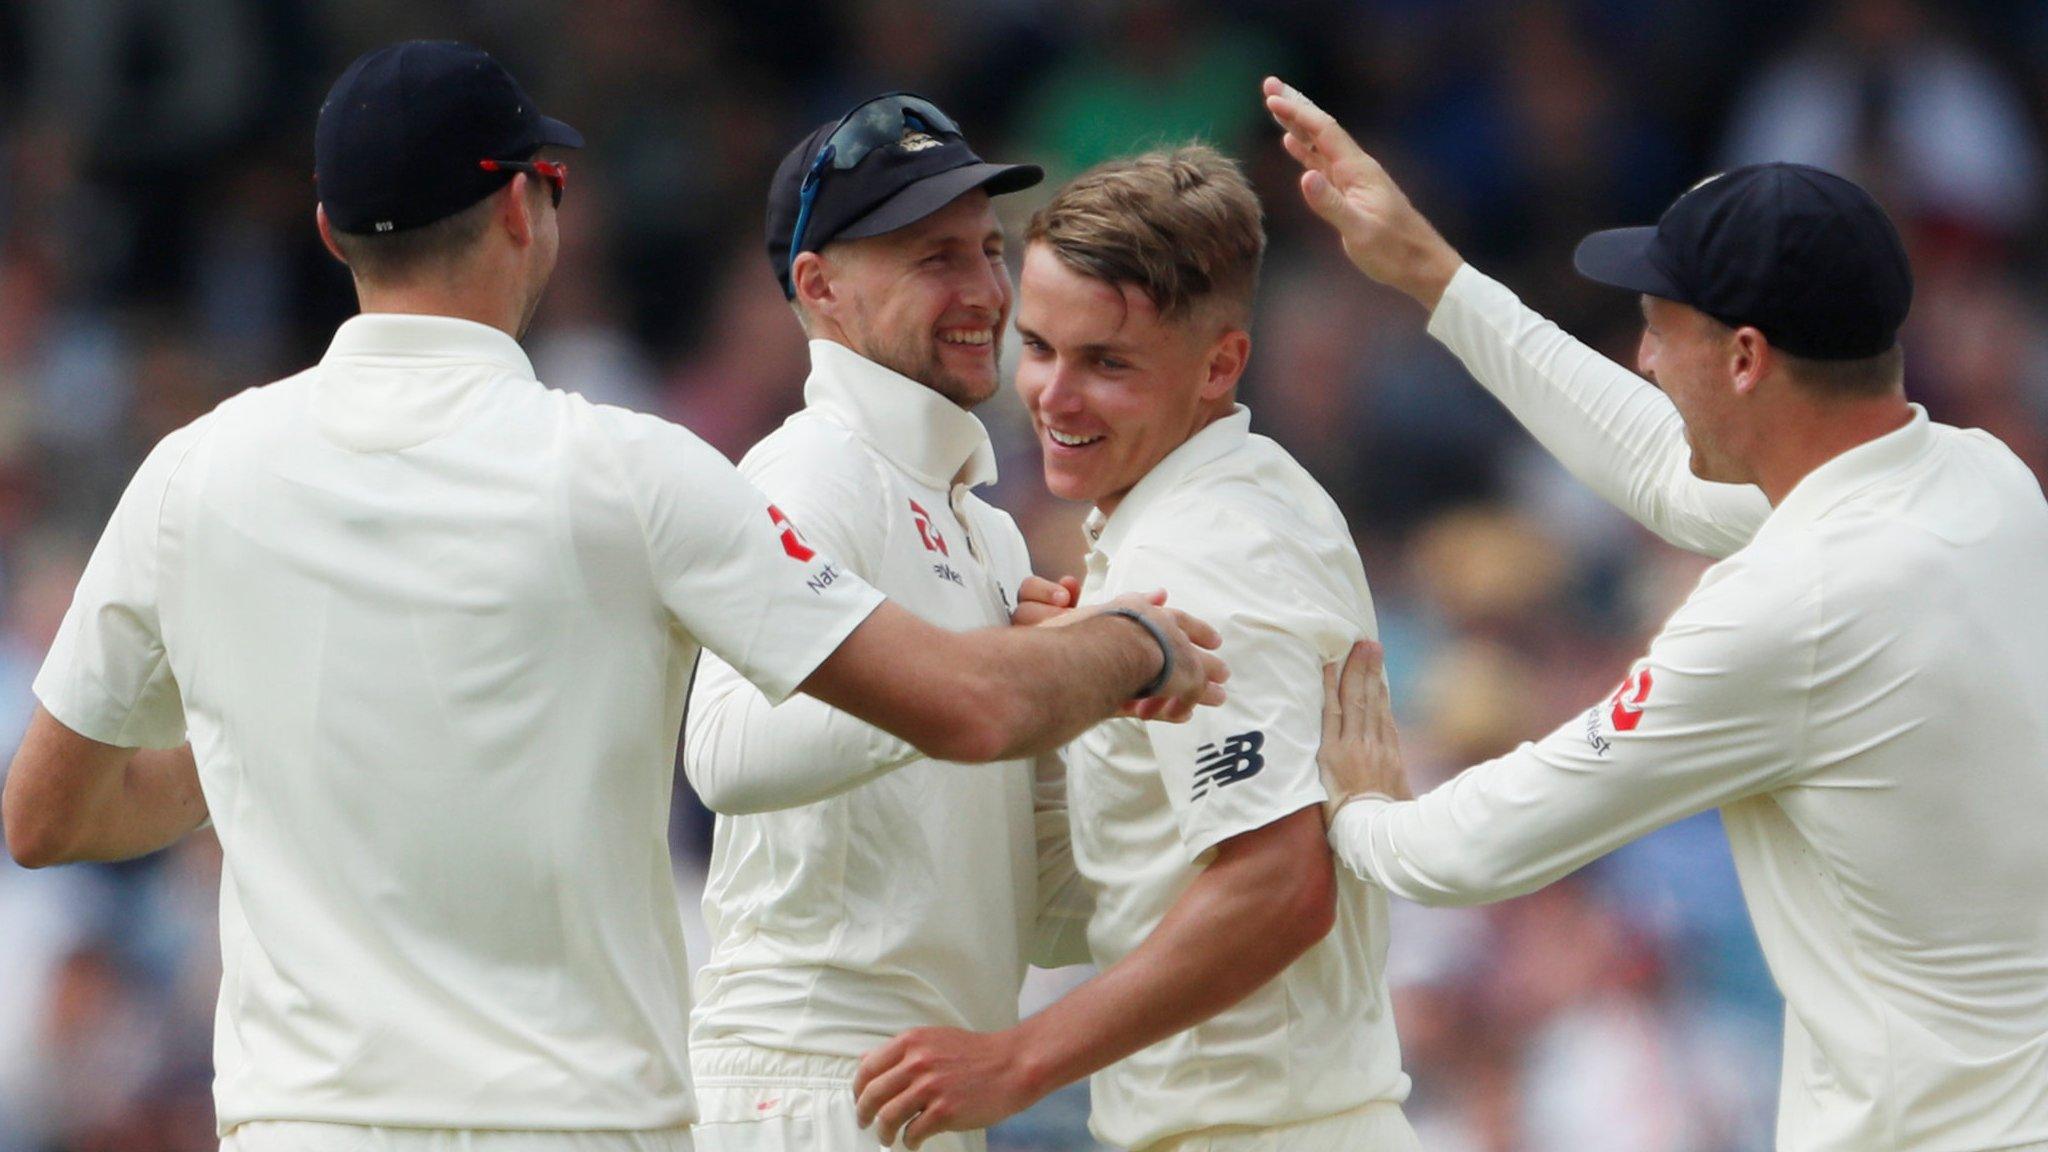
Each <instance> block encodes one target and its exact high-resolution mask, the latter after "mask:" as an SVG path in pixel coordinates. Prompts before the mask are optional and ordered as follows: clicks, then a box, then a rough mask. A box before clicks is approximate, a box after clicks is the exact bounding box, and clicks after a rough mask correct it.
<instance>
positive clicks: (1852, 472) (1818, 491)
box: [1770, 404, 1934, 526]
mask: <svg viewBox="0 0 2048 1152" xmlns="http://www.w3.org/2000/svg"><path fill="white" fill-rule="evenodd" d="M1912 409H1913V418H1912V419H1910V420H1908V421H1906V423H1905V424H1904V426H1902V427H1899V428H1895V429H1893V430H1892V431H1890V432H1887V433H1885V434H1884V435H1882V436H1879V437H1877V438H1876V439H1874V440H1866V441H1864V442H1863V443H1861V444H1858V445H1857V446H1855V447H1854V448H1851V449H1849V450H1848V451H1846V452H1843V453H1842V454H1840V455H1838V456H1836V457H1835V458H1834V459H1832V460H1829V461H1828V462H1827V463H1825V464H1822V465H1821V466H1820V467H1818V468H1815V469H1814V470H1813V471H1811V472H1808V473H1807V474H1806V475H1805V476H1803V477H1801V478H1800V480H1799V483H1797V484H1794V485H1793V486H1792V490H1791V491H1790V492H1787V493H1786V494H1785V498H1784V499H1783V500H1780V501H1778V506H1777V508H1775V509H1773V510H1772V512H1771V517H1770V522H1771V523H1773V524H1786V525H1794V526H1796V525H1800V524H1811V523H1812V522H1814V521H1816V520H1818V519H1820V518H1821V517H1822V516H1825V515H1826V514H1827V513H1828V511H1829V510H1830V509H1832V508H1833V507H1834V506H1835V505H1837V504H1840V503H1841V502H1842V501H1843V500H1846V499H1848V498H1849V497H1850V496H1853V495H1855V494H1856V493H1857V492H1858V491H1860V490H1862V489H1863V488H1865V487H1867V486H1869V485H1870V484H1871V483H1872V482H1874V481H1877V480H1880V479H1883V478H1884V477H1885V476H1886V475H1888V474H1890V473H1892V472H1895V471H1897V470H1898V469H1900V468H1902V467H1904V466H1906V465H1907V464H1910V463H1912V462H1913V461H1914V460H1917V459H1919V458H1920V456H1921V455H1922V454H1923V453H1925V452H1926V451H1927V450H1928V449H1929V448H1931V447H1932V446H1933V444H1934V429H1933V427H1932V426H1931V425H1930V423H1929V422H1928V419H1927V410H1926V409H1925V408H1922V407H1921V406H1920V405H1918V404H1914V405H1912Z"/></svg>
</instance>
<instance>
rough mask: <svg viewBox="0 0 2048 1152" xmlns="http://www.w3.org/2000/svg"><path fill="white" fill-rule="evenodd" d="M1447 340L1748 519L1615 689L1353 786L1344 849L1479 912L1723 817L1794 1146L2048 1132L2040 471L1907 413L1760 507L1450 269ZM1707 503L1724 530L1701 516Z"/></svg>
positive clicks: (1679, 505)
mask: <svg viewBox="0 0 2048 1152" xmlns="http://www.w3.org/2000/svg"><path fill="white" fill-rule="evenodd" d="M1430 330H1431V331H1432V332H1433V333H1435V334H1436V335H1437V336H1438V337H1439V338H1441V339H1442V340H1444V342H1445V343H1446V344H1448V345H1449V346H1450V347H1451V348H1452V349H1453V350H1454V351H1456V352H1458V353H1459V354H1460V355H1461V356H1462V357H1464V359H1465V361H1466V363H1467V364H1468V365H1469V366H1471V367H1472V368H1473V370H1474V371H1475V373H1477V374H1479V376H1480V378H1481V379H1482V380H1483V381H1484V382H1486V383H1487V384H1488V386H1489V387H1491V388H1493V389H1494V390H1495V391H1496V392H1499V393H1503V394H1504V395H1512V396H1514V397H1516V398H1517V399H1516V401H1514V402H1513V406H1514V407H1516V411H1517V414H1518V415H1520V414H1522V411H1523V410H1524V407H1525V406H1544V407H1548V408H1549V409H1551V410H1552V412H1551V413H1550V414H1549V415H1547V416H1546V417H1544V419H1546V420H1548V421H1549V422H1550V424H1551V432H1550V435H1549V436H1547V437H1546V442H1555V443H1557V444H1565V445H1567V446H1569V447H1570V449H1571V451H1570V454H1568V455H1567V456H1566V461H1567V463H1568V464H1571V465H1572V466H1573V468H1574V470H1575V471H1579V472H1580V474H1581V475H1586V474H1588V473H1592V474H1595V475H1598V476H1599V477H1601V480H1600V481H1599V482H1598V483H1596V486H1600V487H1602V490H1603V491H1608V492H1616V491H1628V492H1630V493H1632V496H1633V498H1632V499H1630V500H1627V501H1624V502H1623V504H1624V507H1628V508H1631V509H1632V510H1635V511H1637V512H1638V514H1639V515H1640V514H1641V510H1642V509H1643V508H1646V507H1651V508H1656V509H1658V510H1659V512H1660V515H1661V516H1662V517H1663V522H1662V525H1661V526H1662V527H1663V528H1664V529H1665V530H1666V531H1668V532H1672V533H1674V534H1681V535H1686V534H1690V535H1694V536H1695V537H1696V538H1698V539H1701V540H1714V539H1719V540H1727V539H1729V538H1731V537H1733V538H1735V539H1737V540H1739V539H1741V538H1743V537H1745V536H1747V535H1748V534H1749V532H1750V531H1751V530H1752V529H1753V530H1754V533H1755V536H1754V539H1753V540H1751V541H1750V542H1749V543H1748V544H1747V546H1746V547H1742V548H1741V549H1740V550H1739V551H1737V552H1735V554H1734V555H1732V556H1730V557H1729V558H1728V559H1726V560H1724V561H1722V562H1721V563H1720V564H1718V565H1716V566H1715V567H1714V568H1712V569H1711V570H1709V571H1708V572H1707V574H1706V576H1705V577H1704V578H1702V580H1701V581H1700V585H1699V587H1698V589H1696V590H1695V591H1694V592H1693V594H1692V596H1691V597H1690V598H1689V599H1688V600H1687V601H1686V602H1685V604H1684V605H1682V606H1681V607H1680V608H1679V609H1678V611H1677V612H1676V613H1675V614H1673V616H1672V617H1671V620H1670V621H1669V622H1668V623H1667V624H1666V625H1665V627H1664V630H1663V631H1662V632H1661V633H1660V634H1659V635H1658V636H1657V638H1656V639H1655V640H1654V641H1653V642H1652V643H1651V645H1650V651H1649V655H1648V656H1646V657H1645V658H1644V659H1642V660H1641V661H1639V662H1637V663H1636V665H1635V666H1634V667H1633V668H1632V669H1631V671H1630V673H1629V676H1628V678H1627V680H1626V681H1625V682H1624V683H1623V684H1622V686H1621V688H1620V689H1619V690H1617V691H1616V693H1615V695H1614V696H1613V697H1612V698H1611V699H1609V700H1606V701H1603V702H1601V703H1600V704H1598V705H1596V706H1595V707H1593V708H1591V709H1588V710H1587V711H1586V713H1585V714H1584V715H1582V716H1580V717H1577V718H1575V719H1573V720H1571V721H1568V722H1567V723H1565V724H1564V725H1563V726H1562V727H1560V728H1559V729H1558V730H1557V731H1556V732H1553V733H1551V734H1550V735H1549V736H1548V737H1545V738H1544V739H1543V740H1542V741H1540V742H1538V743H1534V744H1524V745H1523V746H1522V747H1520V748H1518V749H1517V750H1515V751H1514V752H1512V753H1510V754H1508V755H1507V756H1504V757H1502V758H1500V759H1498V760H1494V761H1490V762H1488V763H1485V764H1481V765H1478V766H1476V767H1473V768H1470V769H1467V770H1466V771H1465V772H1464V773H1462V774H1461V775H1459V776H1457V777H1455V778H1454V779H1452V780H1451V781H1450V782H1449V783H1446V784H1445V785H1443V786H1442V787H1440V788H1438V789H1436V790H1435V791H1433V792H1431V793H1429V794H1428V795H1426V796H1423V797H1422V798H1420V799H1419V800H1416V801H1413V802H1409V803H1403V804H1393V803H1389V802H1386V801H1382V800H1360V801H1357V802H1354V803H1352V804H1350V805H1348V806H1347V807H1346V808H1345V809H1344V810H1343V811H1342V812H1340V813H1339V815H1338V818H1337V821H1336V823H1335V826H1334V827H1333V829H1332V831H1331V839H1332V842H1333V844H1335V846H1336V847H1337V850H1338V852H1339V854H1340V856H1341V857H1342V858H1343V859H1344V861H1345V862H1346V863H1347V864H1349V865H1350V866H1351V867H1352V868H1354V869H1357V870H1358V871H1359V872H1360V873H1361V874H1363V875H1367V876H1370V877H1371V878H1372V879H1373V880H1375V881H1377V882H1378V883H1380V884H1383V885H1385V886H1386V887H1387V888H1389V889H1391V890H1392V891H1394V892H1397V893H1399V894H1401V895H1404V896H1408V897H1410V898H1412V899H1415V900H1419V901H1423V902H1426V903H1438V904H1442V903H1474V902H1478V901H1484V900H1496V899H1501V898H1503V897H1507V896H1512V895H1515V894H1517V893H1521V892H1526V891H1528V890H1530V889H1532V888H1536V887H1538V886H1540V885H1543V884H1546V883H1549V882H1550V881H1552V880H1555V879H1557V878H1558V877H1560V876H1563V875H1565V874H1566V873H1568V872H1571V871H1572V870H1574V869H1576V868H1578V867H1579V866H1581V865H1583V864H1585V863H1587V862H1588V861H1590V860H1592V859H1594V858H1595V857H1597V856H1600V855H1601V854H1603V853H1605V852H1608V851H1610V850H1611V849H1613V848H1615V847H1618V846H1619V845H1621V844H1623V843H1626V842H1627V841H1629V840H1632V839H1634V838H1636V837H1638V836H1640V835H1642V834H1644V833H1646V832H1648V831H1650V830H1651V829H1654V828H1657V827H1659V826H1661V825H1664V824H1667V823H1670V822H1671V821H1674V820H1677V819H1680V818H1682V817H1685V816H1688V815H1691V814H1692V813H1695V812H1698V811H1701V810H1703V809H1706V808H1710V807H1715V806H1719V807H1720V808H1721V815H1722V820H1723V823H1724V824H1725V825H1726V827H1727V829H1728V839H1729V843H1730V845H1731V847H1732V848H1733V850H1734V856H1735V863H1736V868H1737V871H1738V872H1739V874H1740V876H1741V880H1742V887H1743V892H1744V895H1745V896H1746V898H1747V900H1748V904H1749V908H1750V914H1751V916H1752V917H1753V918H1754V920H1755V922H1756V927H1757V934H1758V937H1759V938H1760V939H1761V941H1762V943H1763V948H1764V953H1765V955H1766V956H1767V957H1768V959H1769V961H1770V965H1771V971H1772V974H1773V975H1774V976H1775V977H1776V978H1777V982H1778V985H1779V987H1780V988H1781V989H1783V991H1784V993H1785V1001H1786V1017H1785V1079H1784V1087H1783V1092H1782V1097H1781V1101H1780V1114H1779V1129H1778V1143H1779V1147H1781V1148H1783V1149H1786V1150H1787V1152H1870V1150H1872V1149H1896V1150H1908V1149H1926V1150H1930V1152H1931V1150H1935V1149H1939V1150H1942V1152H1970V1150H1980V1149H1982V1150H1988V1149H1993V1148H2000V1149H2003V1148H2021V1147H2026V1148H2038V1147H2044V1146H2048V835H2044V834H2043V830H2044V829H2048V503H2044V501H2043V499H2042V495H2041V489H2040V486H2039V485H2038V483H2037V482H2036V481H2035V479H2034V477H2033V475H2032V474H2031V473H2030V472H2028V470H2027V469H2026V467H2025V465H2023V464H2022V463H2021V462H2020V461H2019V460H2018V458H2016V457H2015V456H2013V454H2012V453H2011V452H2010V451H2008V450H2007V449H2006V448H2005V446H2004V445H2002V444H2000V443H1999V442H1998V441H1997V440H1995V439H1993V438H1992V437H1990V436H1988V435H1986V434H1984V433H1982V432H1975V431H1961V430H1958V429H1955V428H1949V427H1945V426H1943V425H1939V424H1934V423H1931V422H1930V421H1929V420H1928V419H1927V417H1926V414H1925V413H1924V412H1920V411H1919V410H1917V409H1916V410H1915V412H1914V415H1913V418H1912V420H1911V422H1910V423H1908V424H1907V425H1906V426H1905V427H1903V428H1901V429H1899V430H1897V431H1895V432H1892V433H1890V434H1889V435H1886V436H1882V437H1880V438H1878V439H1876V440H1873V441H1870V442H1869V443H1866V444H1863V445H1859V446H1858V447H1856V448H1853V449H1851V450H1849V451H1848V452H1844V453H1842V454H1841V455H1840V456H1837V457H1835V458H1834V459H1833V460H1830V461H1829V462H1827V463H1826V464H1823V465H1821V466H1820V467H1819V468H1817V469H1815V470H1814V471H1813V472H1812V473H1810V474H1809V475H1808V476H1807V477H1806V478H1805V479H1803V480H1801V481H1800V482H1799V483H1798V485H1797V486H1795V487H1794V488H1793V490H1792V491H1791V492H1790V493H1788V494H1787V495H1786V497H1785V499H1784V500H1783V502H1782V503H1781V504H1780V505H1779V506H1778V507H1777V509H1776V510H1774V511H1772V510H1769V509H1768V508H1766V509H1765V511H1766V512H1767V513H1768V516H1767V517H1766V518H1764V519H1763V520H1762V523H1761V525H1760V526H1758V525H1757V524H1756V523H1755V520H1754V518H1753V516H1754V509H1755V508H1756V506H1757V504H1759V503H1760V502H1761V496H1760V494H1759V495H1757V496H1752V497H1734V498H1731V497H1730V494H1729V492H1728V491H1727V490H1726V489H1727V486H1711V487H1702V486H1700V485H1699V483H1698V482H1697V481H1693V482H1691V483H1690V484H1688V483H1687V482H1686V481H1685V480H1683V479H1682V478H1680V477H1679V475H1678V473H1677V472H1676V471H1674V470H1669V469H1663V468H1661V467H1648V466H1645V465H1644V463H1643V462H1645V461H1654V460H1658V459H1670V458H1676V457H1677V456H1678V453H1679V452H1680V451H1681V446H1680V444H1679V443H1678V438H1679V437H1680V436H1681V432H1680V430H1679V425H1678V424H1677V422H1676V420H1675V413H1672V412H1671V411H1670V405H1669V403H1668V402H1667V401H1664V400H1663V397H1662V395H1661V394H1660V393H1658V392H1656V391H1655V390H1654V389H1653V388H1652V387H1651V386H1650V385H1649V384H1648V383H1647V382H1645V381H1643V380H1641V379H1640V378H1637V377H1635V376H1633V374H1631V373H1629V372H1627V371H1626V370H1625V369H1622V368H1620V367H1619V366H1618V365H1614V364H1612V363H1610V362H1607V361H1604V360H1599V358H1598V357H1596V356H1594V355H1593V354H1592V353H1591V352H1590V351H1587V350H1585V349H1584V348H1583V347H1582V346H1578V345H1576V343H1575V342H1572V341H1571V340H1570V338H1569V337H1566V336H1564V335H1563V334H1562V333H1560V332H1558V331H1557V330H1556V328H1555V327H1554V326H1551V325H1549V324H1548V323H1547V322H1544V321H1542V320H1541V318H1540V317H1536V316H1535V315H1534V314H1533V313H1531V312H1529V311H1528V310H1527V309H1525V308H1523V307H1522V306H1521V304H1520V302H1519V301H1517V300H1516V299H1515V298H1514V296H1513V295H1512V294H1511V293H1509V292H1508V291H1507V290H1506V289H1504V288H1502V287H1500V286H1499V285H1498V284H1495V283H1493V282H1492V281H1489V280H1486V279H1485V278H1484V277H1482V276H1480V275H1479V274H1478V273H1476V272H1473V271H1472V270H1470V269H1466V270H1463V271H1461V272H1459V273H1458V275H1457V278H1456V279H1455V280H1454V281H1453V282H1452V285H1451V290H1450V292H1448V293H1447V294H1446V295H1445V297H1444V301H1443V303H1442V305H1440V306H1439V308H1438V310H1437V314H1436V316H1435V317H1434V318H1433V319H1432V321H1431V326H1430ZM1603 365H1604V367H1603ZM1623 413H1633V415H1630V416H1628V417H1627V418H1618V415H1619V414H1623ZM1574 421H1575V422H1576V423H1577V424H1578V425H1579V427H1578V428H1576V429H1575V430H1565V429H1564V428H1563V425H1565V424H1569V423H1572V422H1574ZM1531 423H1535V421H1533V420H1532V421H1531ZM1660 476H1661V477H1662V478H1661V479H1660ZM1714 489H1720V491H1715V490H1714ZM1717 514H1728V518H1727V519H1726V520H1725V521H1723V522H1722V523H1721V524H1720V526H1719V529H1718V532H1719V535H1713V534H1711V533H1710V534H1708V535H1706V536H1700V535H1698V534H1699V533H1700V532H1701V531H1703V530H1704V529H1705V528H1706V527H1707V525H1708V522H1710V521H1713V520H1714V519H1716V518H1717ZM1645 519H1649V518H1648V517H1645Z"/></svg>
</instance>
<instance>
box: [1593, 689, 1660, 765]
mask: <svg viewBox="0 0 2048 1152" xmlns="http://www.w3.org/2000/svg"><path fill="white" fill-rule="evenodd" d="M1653 684H1654V679H1653V677H1651V675H1650V670H1649V669H1648V668H1644V669H1642V670H1641V671H1639V672H1635V673H1632V674H1630V676H1629V678H1628V679H1626V680H1623V681H1622V682H1621V687H1619V688H1616V689H1615V690H1614V695H1613V696H1611V697H1609V698H1608V701H1607V708H1606V710H1605V711H1604V712H1603V711H1602V710H1601V709H1600V708H1598V707H1593V708H1588V709H1586V743H1587V744H1588V745H1591V746H1592V749H1593V751H1595V752H1597V753H1599V754H1600V755H1602V756H1605V755H1607V750H1608V749H1609V748H1612V747H1613V746H1614V743H1613V741H1611V740H1609V739H1608V738H1607V733H1606V732H1605V731H1603V730H1602V729H1603V725H1602V724H1601V721H1602V720H1605V721H1606V722H1607V725H1606V727H1611V728H1612V730H1613V731H1615V732H1633V731H1635V730H1636V725H1638V724H1641V723H1642V722H1643V702H1644V701H1646V700H1648V699H1649V698H1650V689H1651V687H1652V686H1653Z"/></svg>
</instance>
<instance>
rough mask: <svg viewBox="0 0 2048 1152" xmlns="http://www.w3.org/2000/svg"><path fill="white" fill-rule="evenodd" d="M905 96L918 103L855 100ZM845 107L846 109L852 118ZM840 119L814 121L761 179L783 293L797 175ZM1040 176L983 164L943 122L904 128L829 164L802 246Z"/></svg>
mask: <svg viewBox="0 0 2048 1152" xmlns="http://www.w3.org/2000/svg"><path fill="white" fill-rule="evenodd" d="M896 96H904V97H908V98H909V99H911V100H916V101H919V102H923V101H922V98H921V97H916V96H912V95H911V94H909V93H900V92H899V93H890V94H888V95H887V96H877V97H874V98H873V99H871V100H865V101H862V102H861V104H860V105H856V106H855V111H858V110H859V109H860V108H861V107H864V106H865V105H868V104H874V103H877V102H880V101H885V100H888V99H890V98H891V97H896ZM852 115H853V113H852V112H849V113H848V116H849V117H851V116H852ZM844 123H846V120H844V119H842V120H837V121H832V122H829V123H825V124H820V125H818V127H817V128H816V129H815V130H814V131H812V132H811V134H810V135H808V136H806V137H804V138H803V140H801V141H799V142H798V144H797V146H796V147H794V148H792V149H790V151H789V154H788V155H786V156H784V157H783V158H782V163H781V164H780V165H778V166H777V167H776V169H775V178H774V179H773V180H772V181H770V182H769V184H768V221H767V230H768V236H767V240H768V263H769V264H770V265H771V266H772V267H773V268H774V269H775V278H776V280H778V281H780V282H781V284H782V294H783V295H784V296H786V297H792V298H793V297H794V296H795V295H796V289H795V288H794V287H793V286H792V285H791V284H790V282H789V266H790V263H791V262H792V261H793V260H794V259H795V254H794V253H792V252H790V250H789V241H790V236H791V234H792V233H793V232H794V231H795V229H796V219H797V214H798V212H799V211H800V209H801V204H802V199H803V183H804V177H805V176H806V175H807V174H808V173H809V172H810V170H811V167H812V165H813V162H814V161H816V160H817V157H818V151H819V150H820V149H821V148H823V147H824V146H825V142H826V140H827V139H828V138H830V137H831V136H832V134H833V132H834V130H835V129H837V128H838V127H839V126H840V125H842V124H844ZM1043 179H1045V171H1044V169H1042V168H1040V167H1038V166H1037V165H1036V164H990V163H988V162H986V161H984V160H983V159H982V158H981V157H979V156H977V155H975V154H974V149H972V148H970V147H968V146H967V138H966V137H965V136H963V135H961V134H960V133H959V132H958V131H954V130H951V121H950V119H948V121H947V123H946V125H943V126H941V125H923V126H920V127H917V128H910V127H906V128H905V129H904V130H903V135H902V138H901V139H900V140H898V141H897V142H896V143H895V144H893V145H890V146H886V147H880V148H876V149H874V150H873V151H870V152H868V153H867V154H866V155H865V156H863V157H862V158H861V160H860V162H859V163H858V164H856V165H855V166H854V167H853V168H851V169H847V170H844V171H841V170H837V169H828V170H827V171H825V172H824V173H822V175H821V177H820V180H819V183H818V190H817V194H816V198H815V200H814V202H813V203H812V205H811V217H810V220H809V221H808V222H807V223H806V224H805V227H804V241H803V250H804V251H806V252H815V251H817V250H818V249H820V248H823V247H824V246H825V245H826V244H828V243H830V242H831V241H833V240H854V239H858V238H860V237H863V236H880V235H881V234H883V233H884V232H894V231H895V230H896V229H898V228H902V227H905V226H906V225H910V224H915V223H916V222H918V221H919V220H922V219H924V218H925V217H927V216H929V215H931V214H932V213H934V212H937V211H938V210H939V209H941V208H944V207H945V206H946V205H948V204H950V203H952V202H953V201H954V200H957V199H959V198H960V197H961V196H963V195H965V194H967V193H969V192H972V191H973V190H975V189H976V188H984V189H987V191H988V194H989V195H991V196H1000V195H1002V194H1003V193H1005V192H1017V191H1021V190H1023V189H1025V188H1029V187H1031V186H1032V185H1034V184H1036V183H1038V182H1039V181H1041V180H1043Z"/></svg>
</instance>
